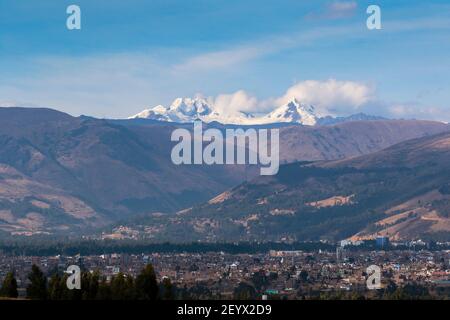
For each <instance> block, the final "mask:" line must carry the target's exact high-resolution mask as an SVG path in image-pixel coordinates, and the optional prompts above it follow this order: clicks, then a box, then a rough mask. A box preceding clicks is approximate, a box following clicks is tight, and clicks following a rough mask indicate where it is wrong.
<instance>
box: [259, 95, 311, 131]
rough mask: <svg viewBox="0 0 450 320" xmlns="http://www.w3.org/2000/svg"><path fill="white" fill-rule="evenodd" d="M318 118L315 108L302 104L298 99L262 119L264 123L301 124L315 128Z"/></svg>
mask: <svg viewBox="0 0 450 320" xmlns="http://www.w3.org/2000/svg"><path fill="white" fill-rule="evenodd" d="M317 119H318V117H317V116H316V114H315V110H314V106H311V105H306V104H302V103H300V102H299V101H298V100H297V99H292V100H291V101H289V102H288V103H286V104H284V105H282V106H281V107H278V108H276V109H275V110H274V111H272V112H271V113H269V114H268V115H266V116H264V117H262V118H261V120H262V121H261V122H262V123H264V124H265V123H280V122H289V123H301V124H303V125H307V126H313V125H315V124H316V123H317Z"/></svg>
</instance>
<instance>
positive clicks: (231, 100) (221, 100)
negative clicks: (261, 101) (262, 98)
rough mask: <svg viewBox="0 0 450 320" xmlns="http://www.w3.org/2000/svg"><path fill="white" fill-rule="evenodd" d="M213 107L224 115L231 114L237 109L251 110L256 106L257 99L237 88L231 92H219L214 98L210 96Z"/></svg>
mask: <svg viewBox="0 0 450 320" xmlns="http://www.w3.org/2000/svg"><path fill="white" fill-rule="evenodd" d="M210 101H211V102H212V104H213V105H214V108H215V109H216V110H217V111H218V112H220V113H221V114H224V115H231V114H233V113H236V112H238V111H244V112H252V111H255V110H256V108H257V106H258V100H257V99H256V98H255V97H252V96H250V95H249V94H248V93H247V92H245V91H244V90H239V91H236V92H234V93H231V94H219V95H218V96H217V97H215V98H210Z"/></svg>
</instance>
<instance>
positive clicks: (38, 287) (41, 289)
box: [27, 264, 47, 300]
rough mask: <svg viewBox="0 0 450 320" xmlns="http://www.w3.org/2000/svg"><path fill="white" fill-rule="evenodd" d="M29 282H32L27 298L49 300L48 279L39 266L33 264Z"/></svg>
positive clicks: (28, 288)
mask: <svg viewBox="0 0 450 320" xmlns="http://www.w3.org/2000/svg"><path fill="white" fill-rule="evenodd" d="M28 280H30V284H29V285H28V287H27V298H29V299H33V300H45V299H47V278H46V277H45V275H44V273H43V272H42V271H41V269H39V267H38V266H36V265H34V264H33V266H32V267H31V272H30V274H29V275H28Z"/></svg>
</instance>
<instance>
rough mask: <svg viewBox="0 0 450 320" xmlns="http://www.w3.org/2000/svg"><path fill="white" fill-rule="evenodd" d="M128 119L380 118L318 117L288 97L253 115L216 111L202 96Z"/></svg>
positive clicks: (310, 121) (306, 121) (307, 121)
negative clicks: (283, 102) (271, 107)
mask: <svg viewBox="0 0 450 320" xmlns="http://www.w3.org/2000/svg"><path fill="white" fill-rule="evenodd" d="M129 119H151V120H158V121H166V122H178V123H190V122H193V121H195V120H201V121H203V122H206V123H210V122H213V121H216V122H220V123H222V124H235V125H261V124H274V123H296V124H301V125H306V126H314V125H326V124H335V123H339V122H345V121H358V120H381V119H383V118H381V117H374V116H369V115H365V114H363V113H360V114H357V115H352V116H349V117H331V116H326V117H319V116H318V115H317V113H316V110H315V108H314V106H312V105H307V104H304V103H301V102H300V101H298V100H297V99H295V98H294V99H292V100H291V101H289V102H288V103H286V104H284V105H282V106H280V107H277V108H275V109H274V110H273V111H272V112H270V113H268V114H266V115H259V116H256V115H253V114H251V113H248V112H242V111H233V112H227V113H224V112H219V111H218V110H216V109H215V108H214V105H212V103H210V102H209V101H207V100H206V99H203V98H194V99H191V98H177V99H175V100H174V101H173V102H172V104H171V105H170V106H169V107H164V106H162V105H158V106H156V107H153V108H150V109H146V110H144V111H142V112H140V113H138V114H136V115H134V116H132V117H129Z"/></svg>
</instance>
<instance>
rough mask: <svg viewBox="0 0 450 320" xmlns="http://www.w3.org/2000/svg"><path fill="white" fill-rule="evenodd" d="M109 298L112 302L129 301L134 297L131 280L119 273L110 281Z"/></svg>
mask: <svg viewBox="0 0 450 320" xmlns="http://www.w3.org/2000/svg"><path fill="white" fill-rule="evenodd" d="M111 297H112V299H113V300H131V299H133V298H134V297H135V288H134V281H133V278H132V277H130V276H127V275H125V274H123V273H122V272H119V273H118V274H117V275H116V276H115V277H113V278H112V280H111Z"/></svg>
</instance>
